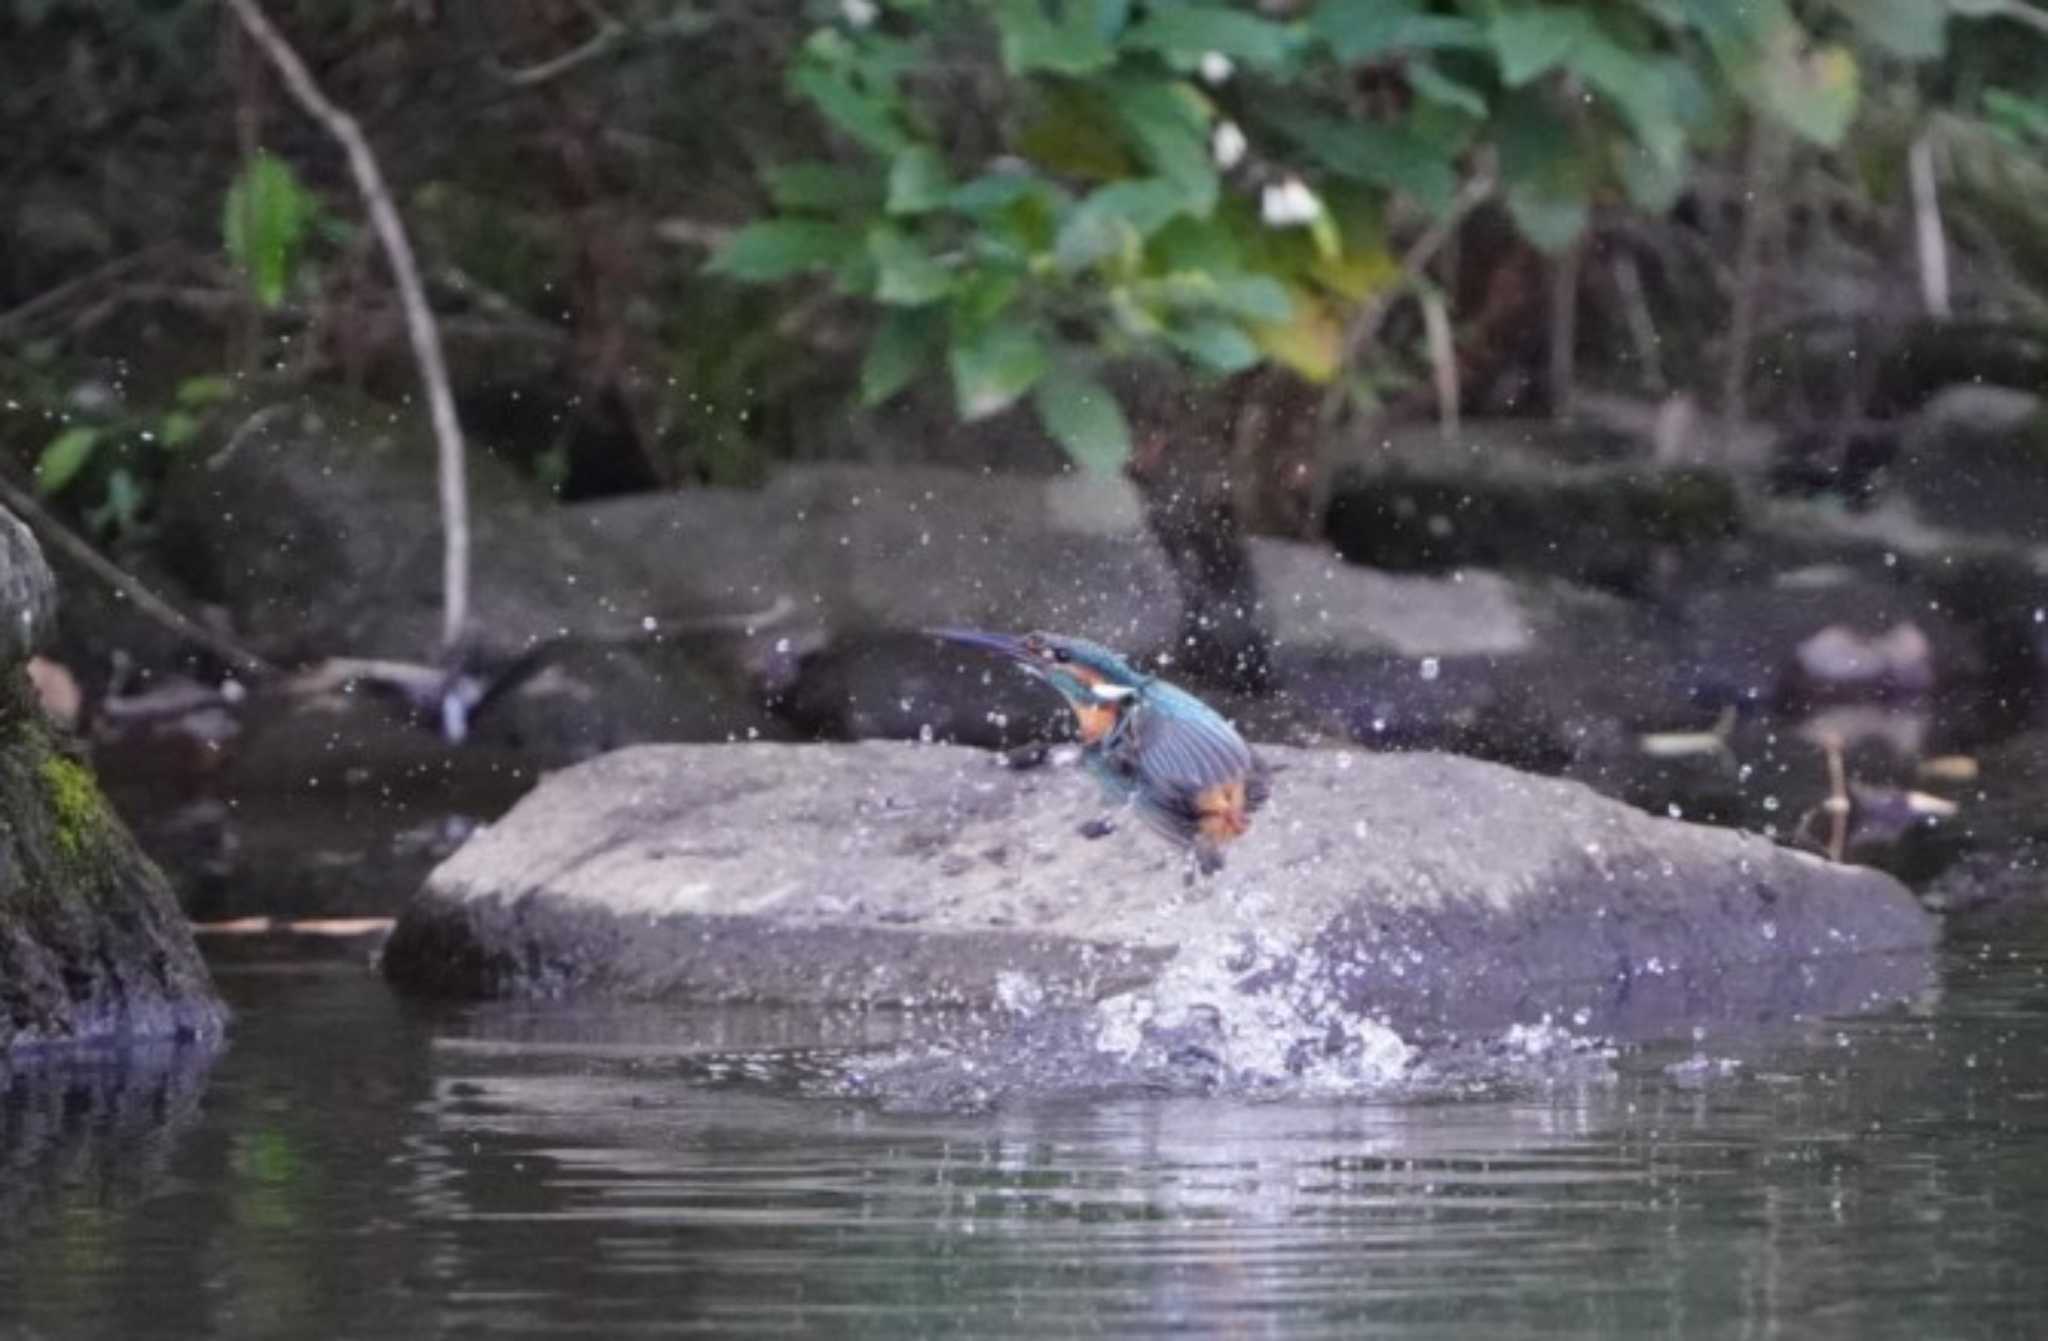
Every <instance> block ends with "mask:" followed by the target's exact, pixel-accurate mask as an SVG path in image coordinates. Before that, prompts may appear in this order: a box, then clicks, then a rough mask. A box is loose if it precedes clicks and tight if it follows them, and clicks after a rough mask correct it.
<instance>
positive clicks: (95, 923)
mask: <svg viewBox="0 0 2048 1341" xmlns="http://www.w3.org/2000/svg"><path fill="white" fill-rule="evenodd" d="M0 677H4V682H0V1052H5V1051H7V1050H8V1049H10V1048H17V1047H23V1046H34V1045H38V1044H55V1043H75V1042H102V1041H116V1040H130V1039H145V1038H149V1039H162V1038H179V1039H194V1040H204V1041H210V1040H212V1039H214V1038H216V1037H218V1035H219V1034H220V1031H221V1026H222V1023H223V1021H224V1019H225V1011H224V1009H223V1007H222V1006H221V1004H220V1000H219V998H218V997H217V996H216V995H215V994H214V990H213V982H212V979H211V978H210V977H209V976H208V974H207V971H206V965H205V963H204V961H202V960H201V959H200V957H199V952H198V950H197V948H196V947H195V946H194V945H193V942H192V933H191V929H190V928H189V927H188V926H187V925H186V923H185V919H184V916H183V914H182V913H181V912H180V911H179V909H178V905H177V901H176V900H175V899H174V898H173V897H172V895H171V890H170V887H169V885H168V884H166V883H165V880H164V877H163V874H162V873H161V872H160V871H158V870H157V869H156V867H155V866H153V865H151V864H150V862H149V860H148V859H147V858H146V857H144V856H143V855H142V852H141V850H140V849H138V848H137V847H136V845H135V841H134V839H133V838H132V837H130V835H129V833H128V831H127V829H126V828H125V827H123V826H122V824H121V821H120V820H119V819H118V818H117V817H116V816H115V814H114V812H113V810H112V808H111V807H109V806H108V804H107V802H106V800H105V798H104V797H103V796H101V794H100V789H99V786H98V784H97V783H95V782H94V781H93V777H92V774H91V773H90V772H89V771H88V770H87V769H86V767H85V766H84V765H83V764H81V763H79V762H78V761H77V760H75V759H72V758H70V757H69V756H67V755H66V754H64V753H63V752H62V751H61V750H60V749H58V748H57V745H56V742H55V741H54V740H53V738H52V737H51V735H50V732H49V730H48V729H47V728H46V727H45V726H44V725H43V723H42V721H41V720H40V718H39V716H38V715H37V711H36V709H35V707H34V705H33V703H32V702H31V700H30V698H29V691H28V688H27V685H26V683H25V681H24V678H23V676H22V673H21V671H20V669H19V667H13V666H10V667H7V668H5V669H4V671H0Z"/></svg>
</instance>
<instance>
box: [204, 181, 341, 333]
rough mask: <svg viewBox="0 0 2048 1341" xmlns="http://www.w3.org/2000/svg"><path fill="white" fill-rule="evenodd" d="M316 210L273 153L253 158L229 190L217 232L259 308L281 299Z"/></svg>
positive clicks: (275, 303) (316, 207) (283, 297)
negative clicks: (223, 240) (224, 242)
mask: <svg viewBox="0 0 2048 1341" xmlns="http://www.w3.org/2000/svg"><path fill="white" fill-rule="evenodd" d="M318 212H319V209H318V203H317V202H316V201H315V199H314V198H313V196H312V195H310V194H308V193H307V191H306V189H305V188H304V187H302V186H300V185H299V179H298V178H297V177H296V176H294V175H293V174H292V170H291V166H290V165H289V164H287V163H286V162H285V161H284V160H283V159H281V158H279V157H277V156H276V155H275V154H270V153H262V152H259V153H257V154H255V155H254V156H252V157H251V158H250V159H249V163H248V166H247V167H245V168H243V169H242V173H241V175H240V176H238V177H236V178H235V181H234V185H232V186H230V187H229V188H228V195H227V202H226V204H225V205H224V206H223V207H222V214H221V233H222V236H223V238H224V239H225V241H226V244H227V250H228V256H229V258H230V259H232V260H233V261H234V263H235V265H236V266H237V268H239V269H240V270H241V271H242V273H243V274H244V275H246V276H247V277H248V279H249V287H250V290H251V291H252V292H253V293H254V294H255V295H256V300H257V301H258V302H259V303H261V304H262V305H263V306H265V307H276V306H277V305H278V304H280V303H282V302H283V301H284V299H285V292H286V290H287V289H289V288H290V286H291V280H292V273H293V270H294V268H295V265H296V262H297V260H298V254H299V247H300V244H301V243H303V242H304V240H305V237H306V232H307V229H308V227H309V226H310V225H311V223H312V222H313V218H314V216H315V215H316V214H317V213H318Z"/></svg>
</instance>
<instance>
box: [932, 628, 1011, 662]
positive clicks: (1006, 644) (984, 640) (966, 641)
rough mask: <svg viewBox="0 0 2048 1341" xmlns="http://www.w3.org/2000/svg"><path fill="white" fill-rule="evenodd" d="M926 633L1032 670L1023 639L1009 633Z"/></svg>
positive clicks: (957, 631) (977, 631)
mask: <svg viewBox="0 0 2048 1341" xmlns="http://www.w3.org/2000/svg"><path fill="white" fill-rule="evenodd" d="M925 632H926V633H929V634H930V635H931V636H932V637H934V638H939V639H942V640H944V641H946V642H949V643H952V644H954V645H955V646H958V647H971V648H973V649H974V650H975V651H977V652H988V653H991V654H992V655H995V656H999V657H1003V658H1005V659H1006V660H1009V661H1014V662H1016V663H1017V664H1018V665H1020V666H1023V667H1025V668H1026V669H1030V668H1031V661H1032V659H1031V654H1030V653H1029V652H1027V651H1025V650H1024V640H1023V639H1022V638H1016V637H1012V636H1011V635H1009V634H1007V633H983V632H981V631H980V630H979V629H926V630H925Z"/></svg>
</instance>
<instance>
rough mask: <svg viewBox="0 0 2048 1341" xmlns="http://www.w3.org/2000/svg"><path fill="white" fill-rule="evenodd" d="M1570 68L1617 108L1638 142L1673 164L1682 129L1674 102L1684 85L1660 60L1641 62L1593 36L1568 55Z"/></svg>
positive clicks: (1680, 148)
mask: <svg viewBox="0 0 2048 1341" xmlns="http://www.w3.org/2000/svg"><path fill="white" fill-rule="evenodd" d="M1570 65H1571V68H1572V69H1573V71H1574V72H1576V73H1577V74H1578V75H1579V76H1580V77H1581V78H1582V79H1584V80H1585V81H1586V82H1587V83H1588V84H1589V85H1591V86H1592V87H1593V88H1595V89H1597V90H1598V91H1599V92H1600V93H1601V94H1602V95H1603V96H1605V97H1606V98H1607V99H1608V100H1609V101H1611V102H1613V103H1614V105H1615V106H1616V107H1618V108H1620V109H1621V114H1622V116H1623V117H1624V118H1625V119H1626V120H1627V121H1628V123H1629V127H1630V129H1632V130H1633V131H1634V132H1635V136H1636V139H1637V141H1638V142H1639V143H1641V144H1642V146H1643V147H1644V148H1645V149H1647V150H1649V151H1650V153H1651V154H1652V155H1654V156H1655V157H1656V158H1657V159H1658V160H1659V161H1660V162H1665V163H1675V162H1677V161H1678V160H1679V158H1680V157H1682V156H1683V155H1684V153H1685V130H1684V127H1683V126H1681V125H1680V124H1679V120H1678V109H1677V106H1676V104H1675V102H1674V94H1675V93H1676V92H1677V91H1678V90H1679V89H1681V88H1682V87H1683V81H1682V80H1680V79H1678V78H1677V77H1676V75H1675V73H1674V71H1673V70H1671V69H1670V68H1668V67H1667V65H1666V63H1665V62H1663V61H1661V60H1654V59H1646V58H1644V57H1643V56H1640V55H1638V54H1636V53H1635V52H1632V51H1627V50H1624V49H1623V48H1621V47H1619V46H1616V45H1615V44H1614V43H1613V42H1610V41H1608V40H1607V38H1606V37H1604V36H1601V35H1597V34H1596V35H1595V36H1593V37H1591V38H1589V39H1588V40H1586V41H1585V42H1583V43H1581V44H1580V45H1579V47H1578V49H1577V50H1576V51H1574V52H1573V53H1572V56H1571V60H1570Z"/></svg>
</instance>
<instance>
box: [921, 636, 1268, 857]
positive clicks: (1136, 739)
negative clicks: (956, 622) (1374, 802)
mask: <svg viewBox="0 0 2048 1341" xmlns="http://www.w3.org/2000/svg"><path fill="white" fill-rule="evenodd" d="M931 633H932V635H933V636H934V637H938V638H942V639H944V640H945V641H947V642H950V643H955V644H958V645H959V646H962V647H972V648H976V649H978V650H980V651H984V652H990V653H993V654H994V655H996V656H999V657H1003V658H1005V659H1006V660H1009V661H1011V662H1013V663H1015V664H1016V665H1017V666H1018V667H1020V668H1022V669H1023V670H1024V672H1025V673H1026V674H1028V675H1030V676H1032V677H1033V678H1034V679H1037V680H1040V681H1043V682H1044V683H1046V684H1048V685H1051V686H1052V687H1053V688H1054V689H1056V690H1058V691H1059V695H1060V697H1061V698H1063V699H1065V700H1066V704H1067V707H1068V708H1070V709H1072V710H1073V713H1074V720H1075V723H1076V725H1077V727H1078V728H1079V736H1080V740H1081V762H1082V764H1083V766H1084V767H1086V768H1087V770H1088V771H1089V773H1091V774H1093V775H1094V777H1095V779H1096V780H1097V781H1098V782H1100V783H1101V784H1102V788H1103V791H1104V792H1105V793H1106V794H1107V795H1108V796H1109V798H1110V800H1111V801H1112V802H1113V803H1115V804H1117V805H1130V806H1131V807H1133V808H1134V809H1135V810H1136V812H1137V815H1138V818H1140V819H1141V820H1143V821H1144V822H1145V824H1146V825H1147V826H1148V827H1149V828H1151V829H1152V830H1154V831H1155V832H1157V833H1159V834H1161V835H1162V836H1164V837H1165V838H1167V839H1168V840H1169V841H1171V842H1173V843H1174V844H1176V845H1178V846H1179V847H1181V848H1183V849H1185V850H1186V851H1188V852H1189V853H1190V854H1191V855H1192V856H1193V858H1194V862H1195V865H1196V867H1197V868H1198V869H1199V870H1200V871H1201V872H1202V874H1204V875H1213V874H1214V873H1215V872H1217V871H1219V870H1221V869H1223V847H1224V845H1225V844H1226V843H1229V842H1230V841H1231V840H1232V839H1235V838H1238V837H1240V836H1242V835H1243V834H1244V832H1245V830H1246V829H1247V828H1249V827H1250V825H1251V815H1252V812H1253V811H1255V810H1257V809H1258V808H1259V806H1260V805H1262V804H1263V803H1264V802H1265V800H1266V797H1267V794H1268V792H1269V791H1270V790H1271V783H1270V774H1269V771H1268V769H1267V767H1266V765H1265V764H1264V762H1262V761H1261V760H1260V759H1259V757H1258V756H1257V755H1256V754H1254V753H1252V748H1251V746H1249V745H1247V744H1246V743H1245V740H1244V737H1243V736H1240V735H1239V734H1238V733H1237V728H1235V727H1233V726H1232V725H1231V724H1230V723H1229V722H1227V721H1225V720H1224V719H1223V716H1222V714H1220V713H1218V712H1217V711H1216V710H1215V709H1214V708H1211V707H1210V706H1209V705H1208V704H1206V703H1204V702H1202V700H1200V699H1198V698H1196V697H1195V696H1194V695H1193V694H1190V693H1188V692H1187V691H1186V690H1185V689H1182V688H1180V687H1178V686H1177V685H1171V684H1168V683H1167V682H1166V681H1164V680H1162V679H1160V678H1159V677H1158V676H1156V675H1146V674H1144V673H1143V672H1142V671H1139V670H1136V669H1134V668H1133V667H1132V666H1131V665H1130V664H1129V663H1128V662H1126V661H1124V659H1123V658H1121V657H1119V656H1118V655H1117V654H1116V653H1114V652H1112V651H1110V650H1109V649H1108V648H1106V647H1103V646H1101V645H1099V644H1097V643H1091V642H1088V641H1087V640H1085V639H1082V638H1066V637H1061V636H1060V635H1058V634H1053V633H1030V634H1026V635H1025V636H1023V637H1021V638H1019V637H1014V636H1012V635H1009V634H1002V633H982V632H979V631H977V630H973V629H933V630H931ZM1082 832H1083V833H1084V834H1086V835H1087V836H1089V837H1099V836H1101V835H1102V834H1105V833H1108V832H1110V826H1109V825H1108V824H1106V823H1103V822H1099V821H1098V822H1096V823H1093V824H1090V825H1084V826H1083V827H1082Z"/></svg>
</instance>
